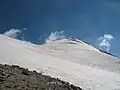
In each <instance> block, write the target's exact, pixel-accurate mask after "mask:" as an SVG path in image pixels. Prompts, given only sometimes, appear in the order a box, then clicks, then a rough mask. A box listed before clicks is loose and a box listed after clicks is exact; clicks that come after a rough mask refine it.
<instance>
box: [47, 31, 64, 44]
mask: <svg viewBox="0 0 120 90" xmlns="http://www.w3.org/2000/svg"><path fill="white" fill-rule="evenodd" d="M63 33H64V31H60V32H59V31H56V32H52V33H51V34H50V35H49V36H48V38H47V39H46V40H45V43H51V42H53V41H56V40H60V39H63V38H65V36H64V35H63Z"/></svg>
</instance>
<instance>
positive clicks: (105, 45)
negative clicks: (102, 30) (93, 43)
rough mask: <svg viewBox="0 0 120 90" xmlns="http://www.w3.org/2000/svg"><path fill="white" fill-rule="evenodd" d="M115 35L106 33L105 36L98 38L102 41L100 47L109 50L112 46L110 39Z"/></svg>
mask: <svg viewBox="0 0 120 90" xmlns="http://www.w3.org/2000/svg"><path fill="white" fill-rule="evenodd" d="M113 38H114V37H113V36H112V35H111V34H104V36H102V37H99V38H98V40H99V41H100V43H99V45H98V46H99V49H101V50H103V51H106V52H109V50H110V46H111V43H110V41H111V40H112V39H113Z"/></svg>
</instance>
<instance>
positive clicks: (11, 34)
mask: <svg viewBox="0 0 120 90" xmlns="http://www.w3.org/2000/svg"><path fill="white" fill-rule="evenodd" d="M20 33H21V31H20V30H19V29H10V30H9V31H6V32H5V33H4V35H6V36H9V37H12V38H16V37H17V36H18V35H19V34H20Z"/></svg>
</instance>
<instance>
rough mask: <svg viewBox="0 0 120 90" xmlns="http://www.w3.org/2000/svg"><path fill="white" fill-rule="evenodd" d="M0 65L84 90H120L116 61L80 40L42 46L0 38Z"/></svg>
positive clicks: (5, 37) (56, 42) (62, 41)
mask: <svg viewBox="0 0 120 90" xmlns="http://www.w3.org/2000/svg"><path fill="white" fill-rule="evenodd" d="M0 42H1V43H0V63H2V64H16V65H19V66H22V67H26V68H29V69H31V70H33V69H35V70H37V71H39V72H41V71H44V73H45V74H47V75H51V76H53V77H58V78H60V79H63V80H65V81H69V82H71V83H73V84H75V85H78V86H80V87H82V88H84V89H85V90H119V89H120V64H118V63H117V62H118V59H117V58H115V57H113V56H110V55H107V54H105V53H102V52H100V51H99V50H97V49H95V48H94V47H92V46H90V45H88V44H86V43H84V42H82V41H80V40H77V41H73V40H71V39H62V40H59V41H54V42H51V43H48V44H44V45H35V44H31V43H28V42H25V41H20V40H16V39H12V38H9V37H7V36H3V35H0Z"/></svg>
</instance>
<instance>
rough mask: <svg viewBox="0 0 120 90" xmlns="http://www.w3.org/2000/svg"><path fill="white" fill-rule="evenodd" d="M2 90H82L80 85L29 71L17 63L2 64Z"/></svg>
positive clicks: (0, 69) (0, 89)
mask: <svg viewBox="0 0 120 90" xmlns="http://www.w3.org/2000/svg"><path fill="white" fill-rule="evenodd" d="M0 90H82V89H81V88H80V87H76V86H74V85H71V84H69V83H68V82H64V81H62V80H60V79H55V78H52V77H50V76H45V75H42V73H37V72H36V71H29V70H28V69H24V68H21V67H19V66H16V65H12V66H10V65H2V64H0Z"/></svg>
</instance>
